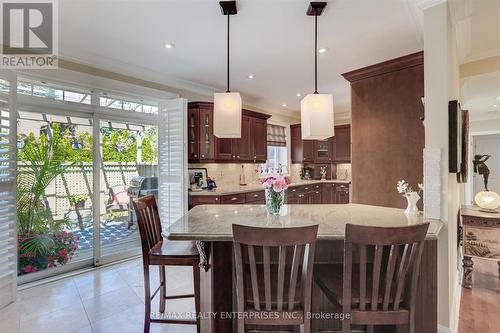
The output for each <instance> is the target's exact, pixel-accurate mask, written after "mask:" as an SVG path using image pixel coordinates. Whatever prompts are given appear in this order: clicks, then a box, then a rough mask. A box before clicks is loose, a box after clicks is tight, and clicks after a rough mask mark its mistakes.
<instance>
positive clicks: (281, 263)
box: [276, 246, 286, 311]
mask: <svg viewBox="0 0 500 333" xmlns="http://www.w3.org/2000/svg"><path fill="white" fill-rule="evenodd" d="M285 264H286V246H280V247H279V258H278V284H277V289H278V290H277V291H276V310H278V311H282V310H283V290H284V289H285Z"/></svg>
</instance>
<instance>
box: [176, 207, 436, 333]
mask: <svg viewBox="0 0 500 333" xmlns="http://www.w3.org/2000/svg"><path fill="white" fill-rule="evenodd" d="M422 222H423V218H422V217H421V216H417V217H412V218H407V217H406V216H405V215H404V214H403V210H401V209H395V208H386V207H377V206H368V205H359V204H343V205H285V206H284V207H283V208H282V213H281V215H280V216H269V215H268V214H267V212H266V208H265V206H263V205H228V206H224V205H201V206H196V207H194V208H193V209H192V210H190V211H189V212H188V213H187V214H186V215H184V216H183V217H182V218H181V219H180V220H179V221H177V222H175V223H174V224H172V225H171V226H170V228H169V234H168V238H169V239H170V240H193V241H197V244H198V250H199V251H200V261H201V262H200V265H201V266H202V270H201V271H202V272H201V277H200V279H201V311H202V312H203V313H212V315H211V316H210V317H209V316H208V315H207V318H206V319H203V320H202V326H201V327H202V332H204V333H208V332H210V333H226V332H232V331H233V323H232V321H231V320H228V319H224V318H222V316H221V314H222V313H228V312H231V311H232V310H233V283H232V276H233V271H232V231H231V230H232V229H231V225H232V224H233V223H234V224H243V225H249V226H258V227H268V228H283V227H298V226H304V225H312V224H318V225H319V230H318V242H317V248H316V256H315V263H316V264H328V263H340V262H342V259H343V239H344V237H345V232H344V230H345V225H346V224H347V223H352V224H360V225H370V226H384V227H397V226H405V225H409V224H415V223H422ZM426 222H429V223H430V226H429V230H428V233H427V238H426V246H425V248H424V252H423V255H422V263H421V277H420V280H419V287H418V289H419V290H418V300H417V318H416V322H417V326H416V328H417V330H416V332H422V333H431V332H432V333H435V332H436V331H437V237H438V235H439V232H440V230H441V228H442V226H443V223H442V222H441V221H439V220H428V221H426ZM270 232H271V230H270ZM336 311H338V309H335V308H334V307H333V305H332V304H330V303H329V302H328V301H327V299H326V297H324V295H322V294H321V292H320V291H319V288H317V287H316V286H313V312H336ZM337 327H339V323H338V322H334V321H332V320H321V319H318V320H313V322H312V331H313V332H318V331H319V330H324V329H332V328H337ZM402 329H403V331H404V329H405V328H402ZM384 332H389V330H387V329H384Z"/></svg>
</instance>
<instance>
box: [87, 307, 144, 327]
mask: <svg viewBox="0 0 500 333" xmlns="http://www.w3.org/2000/svg"><path fill="white" fill-rule="evenodd" d="M143 309H144V308H143V305H142V304H141V305H138V306H134V307H132V308H130V309H128V310H126V311H122V312H120V313H118V314H115V315H112V316H109V317H107V318H104V319H102V320H99V321H97V322H95V323H93V324H92V329H93V330H94V333H111V332H119V333H137V332H142V329H143V327H144V326H143V323H144V310H143Z"/></svg>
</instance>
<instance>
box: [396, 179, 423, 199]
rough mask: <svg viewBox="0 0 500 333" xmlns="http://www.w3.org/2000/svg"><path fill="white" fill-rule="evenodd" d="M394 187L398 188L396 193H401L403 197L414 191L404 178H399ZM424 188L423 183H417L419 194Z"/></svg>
mask: <svg viewBox="0 0 500 333" xmlns="http://www.w3.org/2000/svg"><path fill="white" fill-rule="evenodd" d="M396 189H397V190H398V193H400V194H402V195H403V197H407V196H408V195H409V194H410V193H412V192H416V191H414V190H413V188H412V187H411V185H410V184H408V182H406V180H400V181H399V182H398V185H397V186H396ZM423 190H424V185H423V184H418V192H417V194H419V195H420V193H422V191H423Z"/></svg>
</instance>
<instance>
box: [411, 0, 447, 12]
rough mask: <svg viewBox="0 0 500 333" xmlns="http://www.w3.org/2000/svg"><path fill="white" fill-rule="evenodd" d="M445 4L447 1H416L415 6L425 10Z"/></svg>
mask: <svg viewBox="0 0 500 333" xmlns="http://www.w3.org/2000/svg"><path fill="white" fill-rule="evenodd" d="M445 2H448V0H417V1H416V6H417V7H418V8H420V9H421V10H426V9H428V8H431V7H434V6H437V5H440V4H442V3H445Z"/></svg>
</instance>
